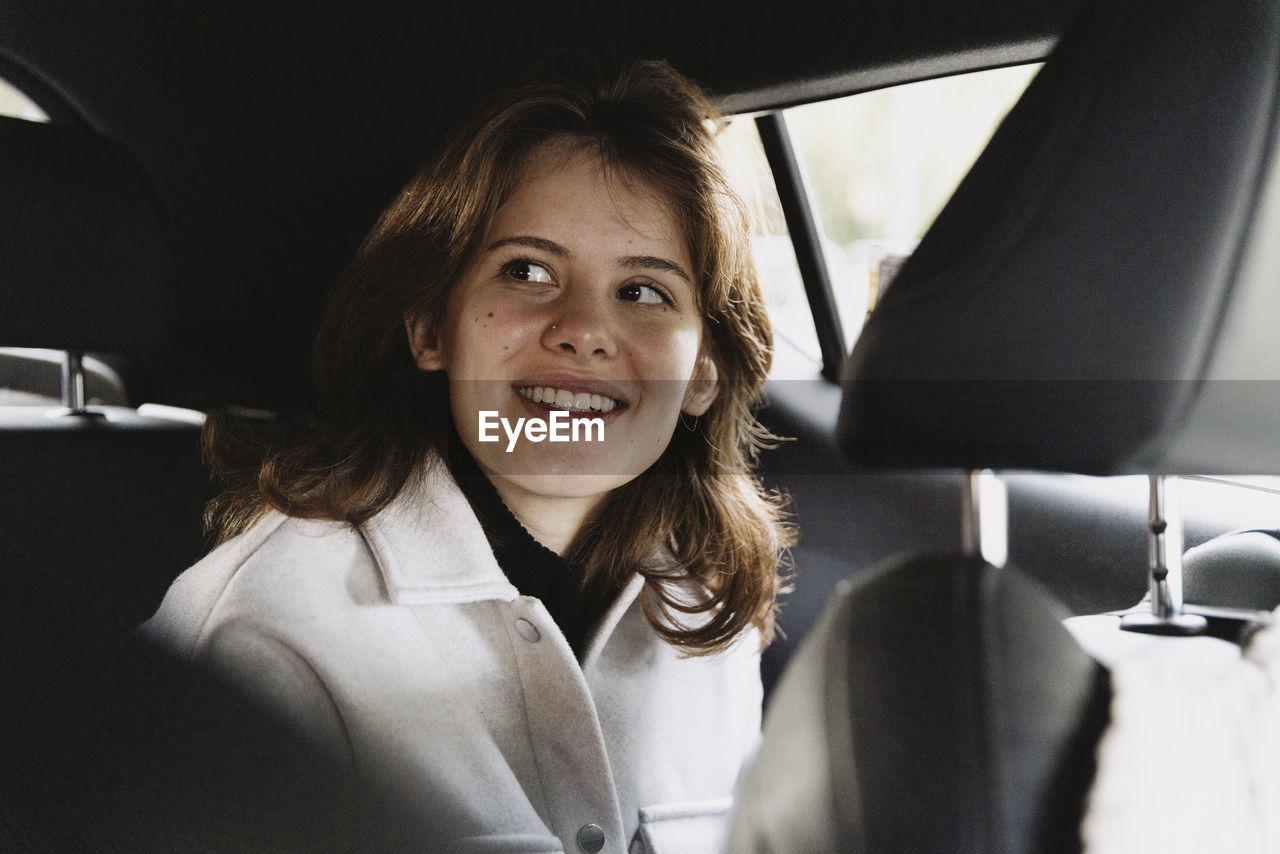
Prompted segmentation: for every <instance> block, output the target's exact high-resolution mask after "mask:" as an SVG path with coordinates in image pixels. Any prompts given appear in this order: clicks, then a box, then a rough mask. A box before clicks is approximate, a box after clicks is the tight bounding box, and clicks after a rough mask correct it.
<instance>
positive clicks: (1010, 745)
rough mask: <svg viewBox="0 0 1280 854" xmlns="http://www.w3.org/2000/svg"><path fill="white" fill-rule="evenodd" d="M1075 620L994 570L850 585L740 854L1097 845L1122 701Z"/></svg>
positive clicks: (776, 746) (835, 608)
mask: <svg viewBox="0 0 1280 854" xmlns="http://www.w3.org/2000/svg"><path fill="white" fill-rule="evenodd" d="M1068 614H1069V612H1068V611H1067V610H1066V609H1065V608H1064V607H1063V606H1062V605H1061V604H1059V603H1057V602H1056V600H1054V599H1053V597H1051V596H1050V595H1049V594H1048V593H1047V592H1045V591H1044V590H1043V588H1041V587H1040V586H1039V585H1038V584H1036V583H1035V582H1033V581H1030V580H1029V579H1027V578H1025V577H1023V576H1022V575H1021V574H1019V573H1017V572H1016V571H1013V570H1009V569H1003V570H1002V569H997V568H995V567H993V566H990V565H989V564H986V563H984V562H982V561H980V560H966V559H953V558H948V557H945V556H938V557H920V558H906V559H901V560H894V561H890V562H889V563H887V564H885V565H882V566H881V567H880V568H879V569H878V570H877V571H875V572H874V573H873V574H871V575H870V576H869V577H867V578H864V579H861V580H860V581H858V582H856V583H854V584H852V585H848V586H847V587H846V588H845V589H844V590H842V591H841V592H840V594H839V595H838V596H837V597H836V599H835V601H834V602H832V604H831V607H830V608H829V609H828V610H827V612H826V614H825V616H824V617H823V621H822V623H821V624H820V625H819V626H818V627H817V628H816V629H815V630H814V631H813V632H812V633H811V635H810V636H809V638H807V639H806V641H805V644H804V646H802V648H801V650H800V652H799V653H798V654H797V656H796V657H795V658H794V659H793V661H792V663H791V665H790V667H789V668H788V670H787V672H786V673H785V674H784V676H783V679H782V682H781V684H780V685H779V687H778V690H777V692H776V694H775V696H774V699H773V701H772V705H771V707H770V710H769V715H768V719H767V722H766V726H765V734H764V743H763V746H762V748H761V751H760V754H759V756H758V758H757V760H756V762H755V764H754V765H753V766H752V767H751V769H750V771H749V772H748V774H747V776H746V778H745V779H744V780H743V784H742V786H741V789H740V794H739V798H740V800H739V804H738V808H737V810H736V811H735V818H734V824H733V828H732V831H731V837H730V841H729V845H728V847H727V849H726V850H728V851H732V852H734V854H764V852H775V854H776V853H777V852H784V851H786V852H818V851H841V852H849V854H856V852H863V851H865V852H893V851H901V852H914V853H915V854H933V852H936V854H963V852H975V854H976V852H983V854H1005V852H1008V854H1014V852H1032V851H1034V852H1045V853H1046V854H1052V852H1074V851H1078V850H1080V841H1079V834H1078V825H1079V822H1080V819H1081V816H1082V814H1083V810H1084V803H1085V796H1086V794H1087V791H1088V786H1089V782H1090V781H1091V779H1092V776H1093V746H1094V744H1095V743H1096V741H1097V739H1098V737H1099V734H1100V733H1101V732H1102V730H1103V728H1104V727H1105V724H1106V720H1107V706H1108V703H1109V700H1110V696H1109V691H1108V688H1107V683H1106V677H1105V671H1104V670H1103V669H1102V668H1101V667H1100V666H1099V665H1098V664H1096V663H1095V662H1094V661H1093V660H1092V659H1091V658H1090V657H1089V656H1088V655H1086V654H1085V653H1084V652H1083V651H1082V650H1081V649H1080V647H1079V646H1078V645H1077V644H1076V643H1075V641H1074V640H1073V639H1072V638H1071V636H1070V634H1069V633H1068V632H1067V630H1066V629H1064V628H1063V627H1062V626H1061V624H1060V622H1059V621H1060V620H1061V619H1062V618H1064V617H1065V616H1067V615H1068Z"/></svg>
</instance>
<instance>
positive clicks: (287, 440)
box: [205, 57, 792, 654]
mask: <svg viewBox="0 0 1280 854" xmlns="http://www.w3.org/2000/svg"><path fill="white" fill-rule="evenodd" d="M720 123H721V119H720V117H719V114H718V112H717V111H716V109H715V108H714V106H713V105H712V104H711V102H710V100H709V99H708V97H707V95H706V94H705V93H704V92H703V91H702V90H701V89H700V88H699V87H698V86H697V85H695V84H694V83H692V82H691V81H689V80H688V79H687V78H685V77H684V76H682V75H681V74H679V73H678V72H676V71H675V70H674V69H673V68H671V66H669V65H668V64H666V63H665V62H661V61H642V62H637V63H631V64H628V65H626V66H624V67H622V68H621V69H620V70H616V69H615V70H613V71H603V70H601V69H600V68H599V67H596V66H592V65H591V64H589V63H587V62H585V61H583V60H582V59H581V58H580V57H576V58H573V59H572V60H569V61H567V62H566V60H565V59H564V58H561V59H559V60H557V61H555V62H553V63H550V64H544V65H543V66H542V67H541V68H540V69H539V70H538V72H537V74H536V76H534V77H532V78H530V80H529V81H528V82H525V83H523V84H522V85H519V86H516V87H514V88H512V89H509V90H507V91H505V92H502V93H500V94H498V95H497V96H495V97H494V98H492V99H491V100H489V101H488V102H486V104H485V105H484V106H483V107H482V108H481V109H480V110H479V111H478V112H476V113H475V114H474V115H473V117H472V118H471V119H470V120H469V121H468V122H467V123H466V124H464V125H463V126H462V128H461V129H460V130H459V131H458V132H457V133H455V134H454V135H452V136H451V137H450V138H449V139H448V140H447V141H446V143H445V145H444V147H443V149H442V150H441V151H440V153H439V154H438V156H436V157H435V158H433V159H432V160H430V161H429V162H428V163H427V164H426V166H424V167H423V168H422V169H421V170H420V171H419V172H418V173H417V175H415V176H414V177H413V179H412V180H410V181H409V183H408V185H407V186H406V187H405V188H404V189H403V190H402V191H401V193H400V194H399V196H397V198H396V199H395V200H394V201H392V203H391V204H390V205H389V206H388V207H387V209H386V210H385V211H384V212H383V214H382V216H381V217H380V218H379V220H378V222H377V224H376V225H375V226H374V227H373V230H372V231H371V232H370V234H369V235H368V237H367V238H366V239H365V241H364V244H363V245H362V246H361V247H360V249H359V251H358V253H357V254H356V256H355V259H354V260H353V262H352V263H351V265H350V266H349V267H348V268H347V270H346V271H345V273H344V274H343V275H342V277H341V278H340V279H339V281H338V284H337V287H336V289H335V291H334V293H333V295H332V298H331V300H330V302H329V306H328V309H327V312H326V314H325V317H324V320H323V323H322V326H321V328H320V331H319V335H318V338H317V341H316V346H315V353H314V378H315V388H316V392H317V394H318V400H319V410H318V417H317V419H316V421H315V423H314V424H312V425H310V426H308V427H306V428H305V429H301V430H297V431H289V430H281V431H278V432H277V433H276V435H274V436H266V434H264V433H263V432H262V431H261V430H258V431H256V432H252V431H249V430H247V429H245V428H244V427H243V425H241V424H239V423H238V422H236V421H235V420H233V419H231V418H229V417H228V416H214V417H211V418H210V419H209V421H208V422H207V425H206V428H205V447H206V453H207V456H208V459H209V461H210V464H211V466H212V467H213V469H214V471H215V473H216V474H217V475H219V476H220V477H221V478H222V479H223V481H224V483H226V484H227V487H228V488H227V490H226V491H225V492H224V493H223V494H222V495H221V496H219V497H218V498H217V499H215V500H214V501H213V502H212V503H211V504H210V506H209V508H208V511H207V514H206V522H207V523H208V524H209V526H210V527H211V528H213V529H215V530H216V531H217V533H218V535H219V539H220V540H225V539H227V538H230V537H232V536H234V535H236V534H239V533H241V532H242V531H244V530H246V529H248V528H249V527H251V526H252V525H253V524H254V523H255V522H257V521H258V520H259V519H261V517H262V516H263V515H264V514H265V513H266V512H267V511H268V510H269V509H271V508H275V509H277V510H279V511H281V512H283V513H286V514H288V515H291V516H298V517H304V518H327V519H335V520H341V521H345V522H348V523H350V524H352V525H359V524H360V523H362V522H364V521H365V520H367V519H369V518H370V517H371V516H373V515H374V514H376V513H377V512H379V511H380V510H381V509H382V508H384V507H385V506H386V505H387V504H388V503H390V502H391V501H392V500H393V499H394V498H395V497H396V495H397V494H398V493H399V492H400V491H401V489H402V488H403V487H404V486H405V484H406V482H407V481H408V479H409V478H410V476H411V475H412V474H413V473H414V472H415V471H417V470H419V469H420V467H421V466H422V465H424V464H426V463H427V462H428V461H429V460H430V459H433V458H438V457H443V456H445V455H446V453H447V445H448V443H449V435H450V431H449V423H450V421H449V419H450V416H449V412H448V407H447V406H442V405H441V404H440V401H444V400H446V399H447V393H446V388H447V387H446V384H445V383H444V381H443V377H442V376H440V375H438V374H437V375H432V374H424V373H422V372H421V371H418V370H417V368H416V366H415V365H414V364H413V361H412V359H411V356H410V353H409V349H408V342H407V336H406V332H405V326H404V323H405V318H407V317H414V318H425V319H426V320H427V322H428V323H429V324H438V323H439V321H440V318H441V315H442V314H443V307H444V306H445V304H446V302H447V299H448V296H449V293H450V290H451V288H452V287H453V285H454V282H455V281H456V280H457V278H458V277H459V275H460V274H461V273H462V271H463V270H464V268H465V267H466V265H467V263H468V261H469V260H470V259H471V258H472V256H473V255H474V254H475V253H476V252H477V251H478V249H479V248H480V244H481V241H482V240H483V237H484V235H485V233H486V231H487V229H488V227H489V225H490V223H491V222H492V220H493V217H494V215H495V213H496V212H497V210H498V208H499V207H500V206H501V205H502V204H503V202H504V201H505V200H506V199H507V198H508V197H509V196H510V195H511V194H512V192H513V191H514V190H515V188H516V187H517V186H518V184H519V183H520V180H521V177H522V172H523V168H524V165H525V163H526V161H527V160H528V158H529V156H530V154H531V153H532V152H533V151H534V150H535V149H537V148H539V147H540V146H542V145H544V144H546V143H549V142H552V141H558V140H570V141H572V142H573V143H574V144H575V147H585V148H587V149H588V150H594V151H595V152H597V153H598V154H599V156H600V158H601V159H602V162H603V164H604V166H605V168H606V169H607V170H609V171H610V172H611V173H613V174H620V175H624V176H626V177H627V178H629V179H635V180H639V181H641V182H644V183H645V184H647V185H648V186H650V187H652V188H653V189H654V190H656V191H657V192H658V193H659V194H660V195H661V197H663V198H665V199H667V200H669V202H670V204H671V206H672V212H673V214H674V216H675V219H676V221H677V223H678V224H679V226H680V228H681V229H682V231H683V234H684V237H685V239H686V241H687V242H688V247H689V254H690V258H691V260H692V262H693V269H694V271H695V275H696V278H697V288H696V290H697V294H698V300H699V307H700V309H701V313H702V316H703V319H704V334H703V347H704V352H705V354H706V355H707V356H709V357H710V358H711V359H712V360H713V361H714V362H715V365H716V367H717V369H718V372H719V376H720V391H719V394H718V396H717V398H716V400H715V401H714V403H713V404H712V405H711V407H710V409H709V410H708V411H707V412H706V413H705V414H704V415H702V416H699V417H698V418H696V419H694V420H693V422H692V423H691V424H690V423H686V427H688V428H689V429H685V428H680V427H678V428H677V429H676V431H675V435H674V436H673V437H672V440H671V442H670V445H669V446H668V447H667V449H666V451H665V452H664V453H663V455H662V456H661V457H660V458H659V460H658V461H657V462H656V463H655V464H654V465H653V466H652V467H650V469H649V470H647V471H646V472H644V473H643V474H641V475H640V476H638V477H636V478H635V479H633V480H632V481H630V482H629V483H627V484H625V485H624V486H621V487H619V488H617V489H616V490H614V491H613V492H612V493H611V494H610V495H609V496H608V498H607V499H606V500H605V501H604V502H602V504H601V505H600V507H599V508H598V509H597V511H596V512H595V513H594V514H593V516H592V517H591V518H589V519H588V521H587V523H586V524H585V525H584V526H583V529H582V530H581V531H580V532H579V533H578V536H577V538H576V539H575V540H574V542H573V543H572V544H571V545H570V549H569V554H568V555H567V556H568V557H569V559H570V560H571V561H573V562H574V563H576V564H577V565H579V566H581V567H583V568H584V577H583V578H582V580H581V587H582V590H583V591H586V590H588V589H592V590H594V591H596V592H597V593H599V592H601V591H603V592H605V593H606V594H607V592H608V591H611V590H617V589H619V588H621V586H622V585H623V584H624V583H625V581H626V579H627V578H628V577H629V576H630V575H631V574H632V573H634V572H640V573H642V574H644V575H645V576H646V580H647V582H648V583H647V584H646V586H645V590H646V593H645V596H644V598H643V600H642V601H643V605H644V608H645V614H646V616H647V618H648V619H649V622H650V623H651V624H652V625H653V627H654V629H655V631H657V632H658V634H659V635H660V636H661V637H663V638H664V639H666V640H667V641H668V642H670V643H672V644H674V645H676V646H678V647H680V648H682V649H684V650H685V651H686V652H688V653H691V654H706V653H712V652H716V651H719V650H721V649H723V648H725V647H726V646H727V645H728V644H730V643H731V642H732V641H733V640H734V638H736V637H737V636H738V635H739V634H740V633H741V632H742V631H743V630H745V629H746V628H748V627H751V626H754V627H755V628H756V629H758V630H759V631H760V632H761V634H762V636H763V637H764V638H765V640H766V641H767V640H768V639H770V638H771V637H772V634H773V619H774V614H775V610H776V604H775V600H776V596H777V593H778V589H779V578H780V575H779V566H780V562H781V559H782V558H783V556H784V553H785V549H786V547H787V546H789V545H790V544H791V540H792V534H791V531H790V529H789V527H788V526H787V524H786V522H785V521H784V519H783V513H782V500H781V499H780V498H779V497H778V496H776V495H774V494H770V493H768V492H766V491H765V490H764V488H763V486H762V485H761V483H760V481H759V479H758V478H757V477H756V476H755V475H754V473H753V471H752V466H753V464H754V462H755V457H756V455H757V453H758V452H759V451H760V450H761V448H762V447H765V446H767V444H768V443H769V442H770V441H771V440H772V439H773V438H774V437H772V436H770V434H769V433H768V432H767V431H766V430H765V429H764V428H763V427H762V426H761V425H760V423H759V422H758V421H757V420H756V418H755V414H754V411H755V406H756V404H757V399H758V396H759V394H760V391H761V388H762V386H763V383H764V380H765V376H766V374H767V372H768V369H769V364H770V359H771V354H772V342H773V337H772V330H771V327H770V324H769V319H768V317H767V315H766V312H765V301H764V298H763V295H762V292H761V288H760V283H759V280H758V278H757V274H756V270H755V265H754V262H753V261H752V257H751V249H750V223H749V218H748V215H747V213H746V208H745V206H744V204H743V202H742V200H741V198H740V197H739V196H738V195H737V193H736V192H735V191H734V190H733V188H732V187H731V186H730V184H729V181H728V180H727V179H726V176H725V173H724V171H723V169H722V167H721V165H720V161H719V158H718V155H717V151H716V146H715V134H716V133H717V131H718V129H719V127H720ZM687 421H688V419H687V416H686V422H687ZM667 551H669V552H670V553H671V554H673V555H674V557H675V561H674V563H673V562H671V561H670V560H666V561H662V560H655V559H654V558H655V555H661V554H664V553H665V552H667ZM690 580H693V581H694V582H695V584H694V585H693V590H694V593H695V595H693V596H690V595H689V594H690V585H689V581H690Z"/></svg>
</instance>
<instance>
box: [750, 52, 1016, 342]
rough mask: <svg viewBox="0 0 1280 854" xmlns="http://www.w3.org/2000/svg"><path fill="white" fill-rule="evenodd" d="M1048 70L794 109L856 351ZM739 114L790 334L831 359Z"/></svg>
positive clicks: (966, 78)
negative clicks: (916, 252)
mask: <svg viewBox="0 0 1280 854" xmlns="http://www.w3.org/2000/svg"><path fill="white" fill-rule="evenodd" d="M1038 69H1039V66H1038V65H1026V66H1014V67H1009V68H1000V69H993V70H988V71H978V72H973V73H969V74H959V75H955V76H952V77H944V78H939V79H935V80H925V81H922V82H918V83H909V84H905V85H901V86H893V87H890V88H887V89H881V90H877V91H873V92H866V93H862V94H858V95H852V96H849V97H846V98H839V99H835V100H830V101H823V102H819V103H814V104H807V105H804V106H800V107H795V108H792V109H789V110H785V111H783V114H784V117H785V119H786V127H787V128H788V132H789V134H790V137H791V141H792V145H793V147H794V149H795V152H796V156H797V159H798V161H799V165H800V168H801V171H802V173H803V174H804V176H805V184H806V189H807V192H808V195H809V201H810V204H811V206H812V207H813V209H814V210H815V212H816V214H817V217H816V219H817V221H818V224H819V226H820V228H821V230H822V232H823V235H822V237H823V247H824V253H823V254H824V256H825V259H826V266H827V271H828V275H829V276H830V279H831V284H832V290H833V295H834V297H835V307H836V310H837V312H838V314H839V318H840V323H841V326H842V328H843V330H844V337H845V342H844V343H845V346H846V348H848V347H852V345H853V342H854V341H856V340H857V337H858V333H859V332H860V331H861V329H862V324H863V322H864V321H865V319H866V316H867V313H868V312H869V311H870V310H871V308H873V307H874V305H875V301H876V299H877V298H878V294H879V293H880V292H881V291H882V290H883V288H884V287H885V285H886V284H887V281H888V279H889V278H891V277H892V275H893V273H895V272H896V269H897V267H898V266H899V265H900V264H901V261H902V260H903V259H904V258H905V256H906V255H907V254H909V253H910V252H911V250H912V249H914V247H915V244H916V242H917V241H919V239H920V237H921V236H922V235H923V234H924V232H925V230H926V229H928V227H929V225H930V224H931V223H932V222H933V220H934V218H935V217H936V216H937V215H938V212H939V211H940V210H941V209H942V206H943V205H944V204H945V203H946V200H947V199H948V198H949V197H950V196H951V194H952V192H953V191H954V190H955V188H956V186H957V185H958V184H959V183H960V180H961V179H962V178H963V177H964V175H965V173H966V172H967V171H968V170H969V167H970V166H971V165H972V164H973V162H974V160H976V159H977V157H978V154H979V153H980V152H981V151H982V149H983V147H984V146H985V145H986V144H987V141H988V140H989V139H990V137H991V134H992V133H993V132H994V131H995V128H996V126H997V125H998V124H999V123H1000V120H1001V119H1002V118H1004V115H1005V114H1006V113H1007V112H1008V111H1009V108H1010V107H1012V106H1013V104H1014V102H1015V101H1017V100H1018V97H1019V96H1020V95H1021V94H1022V92H1023V90H1024V89H1025V88H1026V86H1027V84H1028V83H1029V82H1030V81H1031V78H1032V77H1033V76H1035V73H1036V71H1037V70H1038ZM743 118H744V117H739V118H738V120H736V121H733V122H732V124H731V126H730V128H729V131H728V132H727V133H726V134H725V139H726V143H727V146H728V148H729V150H730V152H731V154H730V159H731V160H732V161H734V162H738V163H743V164H747V167H746V168H744V169H743V171H742V176H741V180H740V183H742V182H743V181H746V182H750V183H751V184H752V185H753V186H754V187H755V191H756V193H757V195H758V196H759V197H760V198H761V199H762V200H763V202H764V204H763V208H762V212H763V214H764V217H763V223H764V224H763V226H762V233H761V234H760V235H759V236H758V238H757V250H756V251H757V256H758V261H759V263H760V267H761V272H762V275H763V276H764V278H765V280H766V284H767V286H768V287H769V288H770V289H771V294H772V298H771V299H772V302H771V304H772V306H773V309H774V311H775V316H774V323H775V325H776V326H777V328H778V330H779V334H780V336H781V337H783V338H785V339H787V340H789V341H791V342H792V343H794V344H795V345H797V346H798V347H799V348H800V349H801V350H802V351H803V352H805V353H806V354H808V355H809V356H810V357H811V358H812V359H814V360H820V359H821V355H820V351H819V346H818V338H817V334H816V333H815V331H814V326H813V317H812V314H811V313H810V309H809V305H808V302H807V301H806V299H805V296H804V293H803V284H802V283H801V280H800V274H799V272H798V270H797V268H796V264H795V259H794V256H793V255H792V253H791V245H790V241H789V239H788V238H787V236H786V235H787V230H786V224H785V223H784V222H783V218H782V214H781V208H780V206H779V205H778V201H777V190H776V188H775V186H774V183H773V179H772V177H771V175H770V173H769V170H768V167H767V165H765V160H764V157H763V155H762V154H761V153H760V140H759V136H758V134H756V133H755V132H754V128H753V125H752V123H751V122H748V121H743V120H742V119H743Z"/></svg>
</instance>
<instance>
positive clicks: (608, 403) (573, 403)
mask: <svg viewBox="0 0 1280 854" xmlns="http://www.w3.org/2000/svg"><path fill="white" fill-rule="evenodd" d="M518 391H519V392H520V394H522V395H524V396H525V397H527V398H529V399H530V400H532V401H533V402H534V403H545V404H547V405H549V406H555V407H557V408H559V409H568V410H572V411H575V412H590V411H593V410H594V411H596V412H612V411H613V410H615V409H617V408H618V401H616V400H614V399H613V398H611V397H605V396H604V395H599V394H590V393H588V392H585V391H579V392H572V391H569V390H567V389H562V388H561V389H557V388H551V387H550V386H525V387H524V388H521V389H518Z"/></svg>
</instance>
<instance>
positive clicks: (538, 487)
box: [498, 472, 635, 498]
mask: <svg viewBox="0 0 1280 854" xmlns="http://www.w3.org/2000/svg"><path fill="white" fill-rule="evenodd" d="M498 477H500V478H501V479H502V480H505V481H506V482H507V483H509V484H510V485H511V486H513V487H515V488H516V489H519V490H521V491H522V492H526V493H529V494H530V495H537V496H541V497H543V498H596V497H599V496H603V495H605V494H606V493H608V492H612V491H613V490H615V489H617V488H618V487H619V486H622V485H623V484H625V483H627V482H628V481H630V480H632V479H633V478H634V477H635V475H621V474H593V473H585V472H556V473H552V474H509V475H508V474H499V475H498Z"/></svg>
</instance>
